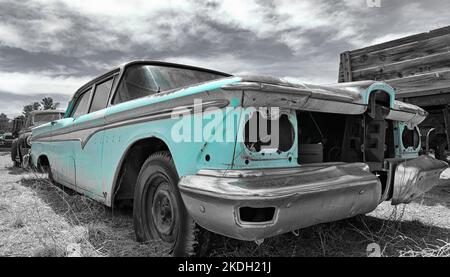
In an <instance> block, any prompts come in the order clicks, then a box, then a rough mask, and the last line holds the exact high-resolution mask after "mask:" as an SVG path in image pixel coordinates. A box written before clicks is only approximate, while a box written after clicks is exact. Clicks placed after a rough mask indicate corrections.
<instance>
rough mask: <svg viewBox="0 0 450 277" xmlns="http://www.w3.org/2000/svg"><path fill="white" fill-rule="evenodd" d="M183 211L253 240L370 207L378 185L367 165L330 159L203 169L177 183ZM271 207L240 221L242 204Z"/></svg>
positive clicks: (224, 231) (204, 224)
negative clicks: (263, 216) (262, 217)
mask: <svg viewBox="0 0 450 277" xmlns="http://www.w3.org/2000/svg"><path fill="white" fill-rule="evenodd" d="M179 188H180V192H181V195H182V198H183V201H184V203H185V206H186V208H187V210H188V211H189V213H190V215H191V216H192V217H193V218H194V220H195V221H196V222H197V223H198V224H199V225H200V226H202V227H204V228H206V229H208V230H210V231H212V232H215V233H219V234H222V235H225V236H228V237H232V238H236V239H240V240H258V239H263V238H266V237H271V236H274V235H278V234H282V233H286V232H289V231H293V230H296V229H300V228H304V227H308V226H311V225H315V224H319V223H324V222H330V221H335V220H340V219H343V218H348V217H352V216H355V215H357V214H365V213H368V212H371V211H372V210H374V209H375V208H376V207H377V205H378V204H379V201H380V199H381V184H380V182H379V180H378V178H377V177H376V176H375V175H373V174H372V173H371V172H370V171H369V168H368V166H367V165H366V164H363V163H352V164H345V163H338V164H337V163H334V164H320V165H303V166H298V167H295V168H282V169H279V168H277V169H264V170H260V169H257V170H253V169H249V170H228V171H220V170H219V171H213V170H202V171H200V172H199V173H198V174H197V175H189V176H184V177H182V178H181V179H180V183H179ZM244 207H250V208H271V209H273V208H274V213H273V216H272V217H271V218H270V220H267V221H264V222H259V221H258V222H249V221H246V220H243V218H242V216H241V214H240V211H241V208H244Z"/></svg>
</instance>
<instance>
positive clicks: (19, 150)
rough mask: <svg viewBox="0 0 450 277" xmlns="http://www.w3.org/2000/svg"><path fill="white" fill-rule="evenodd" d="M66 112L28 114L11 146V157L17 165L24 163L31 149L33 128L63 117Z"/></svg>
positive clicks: (43, 111) (47, 111) (50, 111)
mask: <svg viewBox="0 0 450 277" xmlns="http://www.w3.org/2000/svg"><path fill="white" fill-rule="evenodd" d="M63 116H64V113H63V112H61V111H56V110H42V111H32V112H30V113H29V115H28V116H27V119H26V121H25V125H24V126H23V128H22V129H21V130H20V131H19V132H18V137H17V138H16V139H14V140H13V142H12V146H11V159H12V161H13V162H14V164H15V165H22V164H23V163H24V161H25V164H24V166H26V164H27V163H26V161H27V157H28V155H29V151H30V149H31V129H32V128H34V127H37V126H39V125H42V124H44V123H47V122H51V121H54V120H58V119H61V118H62V117H63Z"/></svg>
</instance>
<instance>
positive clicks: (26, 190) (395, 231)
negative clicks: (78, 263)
mask: <svg viewBox="0 0 450 277" xmlns="http://www.w3.org/2000/svg"><path fill="white" fill-rule="evenodd" d="M44 177H45V176H42V175H37V174H35V173H30V172H26V171H24V170H22V169H19V168H14V167H12V162H11V161H10V158H9V153H8V152H7V150H0V256H166V255H168V253H167V249H166V248H165V247H164V246H163V245H162V244H160V243H158V242H153V243H149V244H140V243H137V242H135V241H134V231H133V224H132V211H131V210H130V209H119V210H117V209H116V210H111V209H110V208H107V207H105V206H103V205H101V204H99V203H97V202H95V201H93V200H90V199H89V198H86V197H84V196H82V195H79V194H77V193H75V192H73V191H70V190H67V189H64V188H62V187H56V186H54V185H51V184H50V183H48V182H47V180H46V179H45V178H44ZM449 238H450V187H448V186H447V187H444V186H441V187H435V188H434V189H433V190H432V191H430V192H428V193H427V194H426V195H425V196H423V197H422V198H421V199H419V200H418V201H415V202H414V203H411V204H408V205H399V206H391V205H390V203H388V202H386V203H383V204H381V205H380V206H379V207H378V208H377V209H376V210H375V211H373V212H372V213H370V214H368V215H365V216H358V217H356V218H352V219H347V220H342V221H338V222H332V223H327V224H321V225H317V226H312V227H309V228H306V229H302V230H300V232H299V233H298V234H296V235H294V234H291V233H290V234H285V235H281V236H277V237H273V238H269V239H266V240H265V241H264V243H262V244H261V245H259V246H258V245H257V244H256V243H254V242H241V241H237V240H233V239H229V238H225V237H221V236H217V235H213V236H212V238H211V247H210V250H209V251H208V253H207V255H208V256H257V257H259V256H367V255H375V256H378V254H380V255H381V256H450V243H449ZM374 243H376V244H374ZM378 248H379V249H378ZM378 250H379V251H378Z"/></svg>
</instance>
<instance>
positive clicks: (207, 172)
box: [31, 61, 449, 255]
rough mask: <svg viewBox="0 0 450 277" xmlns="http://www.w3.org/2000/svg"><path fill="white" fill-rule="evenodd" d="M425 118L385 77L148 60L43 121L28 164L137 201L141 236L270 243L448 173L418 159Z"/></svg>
mask: <svg viewBox="0 0 450 277" xmlns="http://www.w3.org/2000/svg"><path fill="white" fill-rule="evenodd" d="M199 101H200V102H199ZM425 117H426V112H425V111H424V110H423V109H421V108H419V107H417V106H414V105H410V104H405V103H402V102H399V101H396V100H395V92H394V90H393V88H392V87H390V86H388V85H386V84H385V83H381V82H372V81H369V82H357V83H342V84H336V85H329V86H318V85H307V84H301V83H292V82H287V81H284V80H282V79H278V78H272V77H238V76H231V75H229V74H225V73H220V72H216V71H211V70H207V69H201V68H196V67H190V66H186V65H177V64H170V63H162V62H148V61H137V62H130V63H127V64H124V65H122V66H120V67H117V68H114V69H113V70H111V71H109V72H107V73H106V74H104V75H102V76H100V77H98V78H96V79H94V80H92V81H91V82H89V83H87V84H86V85H84V86H83V87H81V88H80V89H79V90H78V91H77V92H76V93H75V95H74V96H73V99H72V100H71V101H70V103H69V107H68V109H67V111H66V114H65V117H64V118H63V119H61V120H57V121H53V122H51V123H48V124H44V125H41V126H39V127H36V128H34V129H33V130H32V133H33V135H32V149H31V160H32V162H33V164H34V165H35V166H36V167H37V168H40V169H42V170H46V171H47V172H48V173H49V178H51V179H52V180H53V181H54V182H57V183H60V184H63V185H64V186H67V187H70V188H72V189H74V190H77V191H79V192H81V193H84V194H86V195H88V196H89V197H92V198H94V199H96V200H98V201H101V202H103V203H104V204H105V205H107V206H113V205H115V204H116V203H118V202H119V201H132V202H133V217H134V228H135V233H136V237H137V239H138V240H139V241H148V240H151V239H159V240H161V241H163V242H166V243H167V244H168V245H170V247H171V249H172V251H173V254H174V255H189V254H195V253H198V251H199V250H200V249H199V247H202V246H204V244H203V241H202V239H204V238H205V235H204V234H207V231H205V230H209V231H212V232H215V233H218V234H221V235H225V236H229V237H232V238H236V239H240V240H250V241H259V240H261V239H264V238H267V237H271V236H275V235H278V234H282V233H286V232H290V231H294V230H297V229H299V228H304V227H307V226H311V225H314V224H318V223H323V222H330V221H335V220H340V219H344V218H348V217H352V216H355V215H358V214H365V213H368V212H370V211H372V210H374V209H375V208H376V207H377V205H378V204H379V203H380V202H382V201H385V200H390V201H391V202H392V203H393V204H398V203H408V202H410V201H411V200H412V199H414V198H415V197H418V196H419V195H421V194H423V193H424V192H425V191H427V190H429V189H430V188H431V187H433V186H434V185H437V184H439V183H442V182H447V181H448V180H447V177H446V176H449V175H448V174H444V171H445V170H446V169H447V167H448V166H447V164H446V163H445V162H443V161H439V160H437V159H434V158H432V157H430V156H418V151H419V149H420V141H419V130H418V128H417V124H419V123H420V122H422V121H423V120H424V119H425ZM272 123H276V124H273V126H278V128H275V127H273V128H272V127H270V128H272V129H270V128H269V127H268V126H272ZM184 126H188V127H187V128H186V129H184ZM199 126H205V127H204V128H202V127H199ZM197 128H200V130H201V131H203V134H200V135H198V132H197V131H198V130H197ZM252 128H255V129H266V131H268V132H267V134H265V135H264V136H261V135H260V132H259V131H258V132H257V134H258V135H257V136H256V137H254V136H253V135H252V134H253V133H252ZM268 129H270V130H268ZM186 130H187V131H186ZM180 134H182V136H181V138H180ZM197 135H198V136H197ZM196 136H197V137H196ZM193 137H194V138H193ZM221 138H223V139H221ZM276 140H279V142H278V143H272V142H273V141H276ZM446 173H448V172H446ZM196 242H198V243H196Z"/></svg>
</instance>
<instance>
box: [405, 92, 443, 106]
mask: <svg viewBox="0 0 450 277" xmlns="http://www.w3.org/2000/svg"><path fill="white" fill-rule="evenodd" d="M445 92H447V93H445ZM448 92H450V88H449V89H448V91H445V90H444V93H439V94H435V95H433V97H430V96H429V95H425V96H417V97H411V98H399V97H400V96H399V95H397V99H398V100H400V101H404V102H407V103H411V104H413V105H417V106H419V107H430V106H442V105H447V104H448V103H450V93H448Z"/></svg>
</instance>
